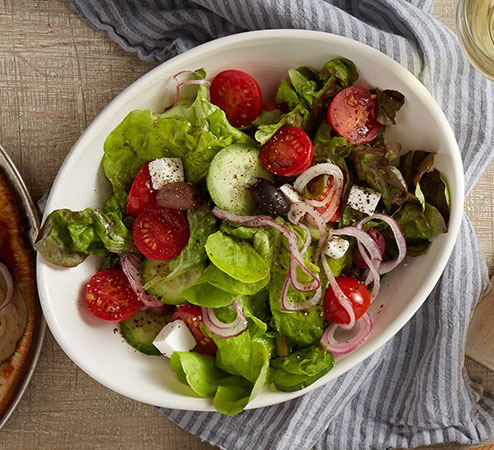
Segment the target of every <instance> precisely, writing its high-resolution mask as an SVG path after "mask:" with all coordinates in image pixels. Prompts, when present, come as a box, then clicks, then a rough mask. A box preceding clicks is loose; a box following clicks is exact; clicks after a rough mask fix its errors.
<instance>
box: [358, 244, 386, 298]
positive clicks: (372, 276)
mask: <svg viewBox="0 0 494 450" xmlns="http://www.w3.org/2000/svg"><path fill="white" fill-rule="evenodd" d="M358 243H359V244H360V241H359V242H358ZM361 247H362V248H361ZM359 251H360V254H361V255H362V259H363V260H364V262H365V264H366V266H367V267H368V268H369V269H368V271H369V273H368V275H367V277H366V279H365V284H366V285H369V284H371V283H372V292H371V303H372V302H373V301H374V299H375V298H376V297H377V294H379V290H380V289H381V277H380V276H379V273H378V272H377V269H378V268H379V265H380V263H381V262H380V261H379V260H377V259H371V258H370V257H369V254H368V253H367V250H366V249H365V248H363V246H359Z"/></svg>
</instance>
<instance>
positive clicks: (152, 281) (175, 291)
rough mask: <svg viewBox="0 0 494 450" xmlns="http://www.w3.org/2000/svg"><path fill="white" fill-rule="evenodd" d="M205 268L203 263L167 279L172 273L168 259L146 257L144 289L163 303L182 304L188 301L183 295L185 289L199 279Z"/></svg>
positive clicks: (143, 271) (143, 270) (143, 269)
mask: <svg viewBox="0 0 494 450" xmlns="http://www.w3.org/2000/svg"><path fill="white" fill-rule="evenodd" d="M203 269H204V267H203V266H202V265H198V266H196V267H193V268H192V269H190V270H188V271H187V272H184V273H183V274H181V275H178V276H177V277H175V278H173V279H172V280H166V279H165V278H166V276H167V275H168V274H169V273H170V269H169V266H168V261H153V260H151V259H147V258H146V259H144V262H143V263H142V281H143V283H144V289H146V291H147V292H148V294H150V295H152V296H153V297H154V298H156V299H158V300H159V301H161V302H163V303H167V304H169V305H180V304H182V303H185V302H186V300H185V298H184V296H183V291H184V289H185V288H186V287H187V286H189V285H191V284H192V283H195V282H196V281H197V280H198V278H199V277H200V276H201V273H202V271H203Z"/></svg>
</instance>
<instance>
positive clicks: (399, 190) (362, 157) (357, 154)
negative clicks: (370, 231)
mask: <svg viewBox="0 0 494 450" xmlns="http://www.w3.org/2000/svg"><path fill="white" fill-rule="evenodd" d="M400 149H401V146H400V144H388V145H385V146H380V145H379V146H374V147H372V146H369V145H359V146H357V147H355V149H354V150H353V151H352V153H351V155H350V159H351V161H352V163H353V166H354V168H355V172H356V174H357V178H358V179H359V180H360V181H363V182H365V183H366V184H367V185H369V186H370V187H371V188H373V189H375V190H376V191H378V192H380V193H381V195H382V200H383V203H384V206H385V208H386V210H387V212H388V213H391V212H392V205H398V206H400V205H402V204H403V203H404V202H405V200H406V199H407V197H408V189H407V184H406V182H405V179H404V178H403V176H402V174H401V172H400V170H399V169H398V168H397V167H396V166H394V165H392V163H393V162H394V161H395V160H396V159H397V158H398V156H399V153H400Z"/></svg>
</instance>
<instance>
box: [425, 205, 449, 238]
mask: <svg viewBox="0 0 494 450" xmlns="http://www.w3.org/2000/svg"><path fill="white" fill-rule="evenodd" d="M424 216H425V220H427V223H428V224H429V229H430V231H431V236H435V235H436V234H441V233H446V232H447V231H448V226H447V225H446V222H445V221H444V217H443V216H442V214H441V213H440V212H439V210H438V209H437V208H436V207H435V206H432V205H431V204H430V203H427V202H426V203H425V209H424Z"/></svg>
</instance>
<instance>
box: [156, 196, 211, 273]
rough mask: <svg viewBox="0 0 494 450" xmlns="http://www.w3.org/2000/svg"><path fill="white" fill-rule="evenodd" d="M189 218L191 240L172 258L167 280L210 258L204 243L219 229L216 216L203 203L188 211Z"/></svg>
mask: <svg viewBox="0 0 494 450" xmlns="http://www.w3.org/2000/svg"><path fill="white" fill-rule="evenodd" d="M187 220H188V221H189V229H190V237H189V241H188V242H187V245H186V246H185V248H184V249H183V250H182V251H181V252H180V255H178V256H177V257H176V258H175V259H172V260H170V263H169V267H170V273H169V274H168V275H167V277H166V280H172V279H174V278H176V277H178V276H180V275H182V274H183V273H185V272H187V271H188V270H190V269H192V268H193V267H196V266H198V265H199V264H203V263H205V262H206V261H207V259H208V256H207V254H206V250H205V249H204V245H205V243H206V240H207V238H208V236H209V235H210V234H212V233H214V232H215V231H216V230H217V229H218V225H217V219H216V217H215V216H214V215H213V214H212V213H211V208H210V207H209V206H208V205H202V206H201V207H199V208H197V209H193V210H191V211H187Z"/></svg>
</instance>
